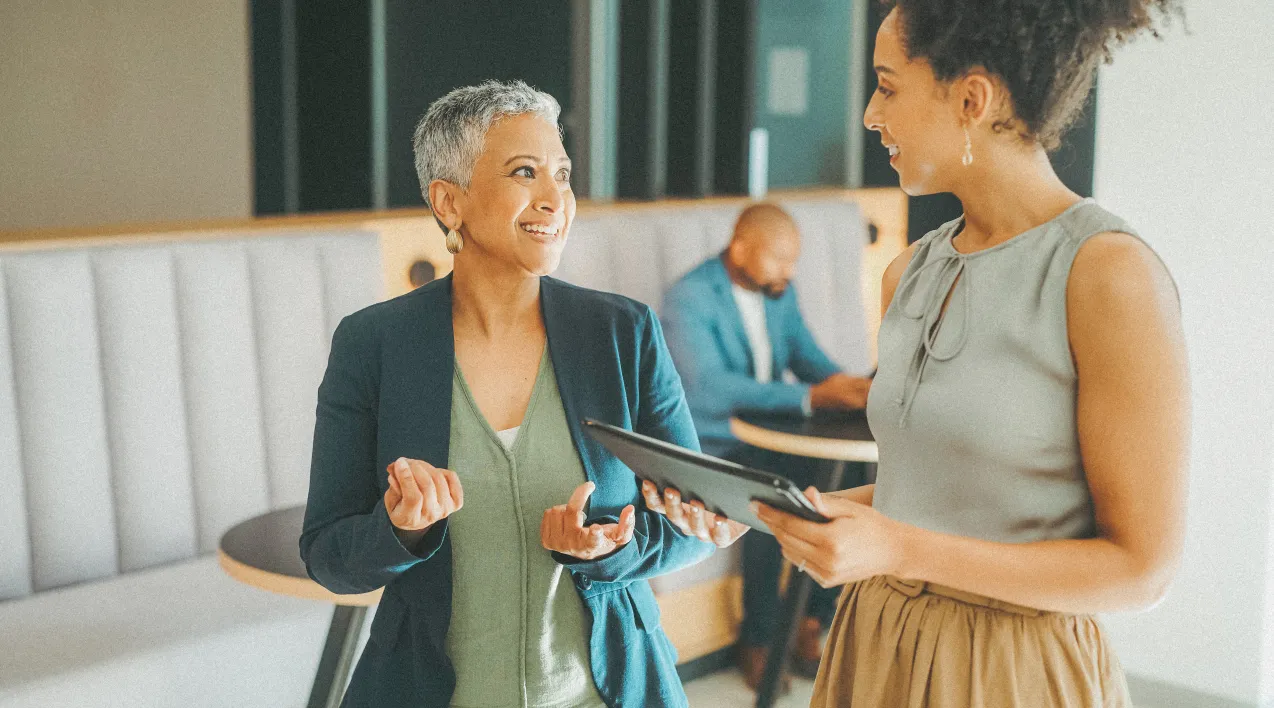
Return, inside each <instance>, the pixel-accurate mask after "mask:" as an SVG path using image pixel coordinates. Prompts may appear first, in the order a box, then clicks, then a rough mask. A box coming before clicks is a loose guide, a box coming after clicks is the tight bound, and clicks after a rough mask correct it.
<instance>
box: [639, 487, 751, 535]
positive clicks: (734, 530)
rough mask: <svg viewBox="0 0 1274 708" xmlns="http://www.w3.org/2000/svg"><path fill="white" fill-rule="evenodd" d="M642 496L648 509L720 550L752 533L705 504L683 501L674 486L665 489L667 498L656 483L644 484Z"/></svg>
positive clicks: (697, 501)
mask: <svg viewBox="0 0 1274 708" xmlns="http://www.w3.org/2000/svg"><path fill="white" fill-rule="evenodd" d="M641 496H642V498H644V499H645V500H646V508H647V509H650V510H651V511H653V512H655V513H656V514H663V515H664V516H667V517H668V520H669V521H671V522H672V523H673V525H675V526H676V527H677V528H678V529H681V532H682V533H684V534H686V535H687V536H696V537H698V538H699V540H701V541H707V542H709V543H715V544H716V545H717V548H725V547H726V546H729V545H730V544H732V543H734V542H735V541H737V540H739V537H740V536H742V535H743V534H745V533H747V532H748V526H747V525H746V524H741V523H739V522H737V521H731V520H729V519H727V518H726V517H724V516H720V515H717V514H714V513H712V512H711V511H708V510H707V509H706V508H705V507H704V506H703V502H700V501H699V500H697V499H696V500H694V501H690V502H683V501H682V500H681V492H680V491H678V490H677V489H675V488H673V487H665V488H664V491H663V495H662V496H660V494H659V487H657V486H655V483H654V482H651V481H649V480H645V479H643V480H642V481H641Z"/></svg>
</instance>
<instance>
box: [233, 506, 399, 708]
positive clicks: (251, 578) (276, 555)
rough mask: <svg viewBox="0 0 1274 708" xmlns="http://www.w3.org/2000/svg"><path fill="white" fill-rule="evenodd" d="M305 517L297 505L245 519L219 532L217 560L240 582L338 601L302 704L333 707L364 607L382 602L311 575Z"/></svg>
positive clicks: (338, 699)
mask: <svg viewBox="0 0 1274 708" xmlns="http://www.w3.org/2000/svg"><path fill="white" fill-rule="evenodd" d="M304 518H305V507H304V506H295V507H291V508H289V509H279V510H278V511H272V512H269V513H267V514H262V515H260V516H256V517H253V518H251V519H248V520H247V521H244V522H243V523H241V524H239V525H237V526H235V527H234V528H232V529H230V530H229V531H227V532H226V534H225V535H224V536H222V537H221V545H220V547H219V548H218V549H217V560H218V561H220V563H221V568H222V569H223V570H225V571H226V573H227V574H229V576H230V577H232V578H234V579H235V580H238V581H239V582H241V583H246V584H248V585H251V586H253V587H257V588H260V589H262V590H269V591H270V592H277V593H279V594H281V595H290V596H292V597H299V598H303V599H306V600H317V601H319V602H328V603H331V604H333V605H335V606H336V607H335V609H334V610H333V611H332V622H331V624H330V625H329V626H328V630H327V641H326V642H325V643H324V644H323V654H322V656H321V657H320V658H319V665H318V671H316V672H315V675H314V684H313V686H312V687H311V689H310V700H309V702H308V703H307V704H306V706H307V708H336V707H337V706H339V705H340V703H341V698H342V696H343V695H344V693H345V684H346V682H347V681H348V680H349V673H350V669H351V668H352V667H353V663H354V653H355V651H356V650H357V649H358V636H359V633H360V632H362V629H363V622H364V621H365V620H366V618H367V608H368V607H370V606H373V605H375V604H376V603H378V602H380V593H381V591H380V590H374V591H372V592H369V593H364V594H362V595H337V594H336V593H333V592H331V591H329V590H327V589H326V588H324V587H323V586H321V585H319V584H318V583H316V582H314V581H313V580H311V579H310V576H309V574H307V573H306V572H305V564H304V563H302V562H301V556H300V551H299V550H298V548H297V539H299V538H300V537H301V523H302V521H303V520H304Z"/></svg>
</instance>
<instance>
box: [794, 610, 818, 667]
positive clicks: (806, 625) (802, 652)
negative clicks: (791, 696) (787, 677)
mask: <svg viewBox="0 0 1274 708" xmlns="http://www.w3.org/2000/svg"><path fill="white" fill-rule="evenodd" d="M822 659H823V625H822V623H820V622H819V621H818V620H816V619H814V618H813V617H806V618H805V619H803V620H801V628H800V630H799V631H798V633H797V635H796V646H795V647H794V648H793V650H792V672H793V673H795V674H796V675H797V676H801V677H804V678H809V679H812V678H814V677H815V676H817V675H818V664H819V662H820V661H821V660H822Z"/></svg>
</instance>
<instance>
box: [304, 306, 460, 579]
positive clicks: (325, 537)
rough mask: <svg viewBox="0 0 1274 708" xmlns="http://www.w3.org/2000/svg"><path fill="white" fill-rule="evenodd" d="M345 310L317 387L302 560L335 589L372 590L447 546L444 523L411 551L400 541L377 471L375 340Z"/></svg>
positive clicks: (319, 577) (318, 577) (307, 568)
mask: <svg viewBox="0 0 1274 708" xmlns="http://www.w3.org/2000/svg"><path fill="white" fill-rule="evenodd" d="M354 317H355V316H353V315H352V316H350V317H346V318H345V319H343V320H341V323H340V324H339V325H338V326H337V328H336V332H335V334H334V335H333V336H332V350H331V354H330V356H329V358H328V363H327V371H326V372H325V373H324V375H323V382H322V383H321V384H320V385H319V390H318V409H317V411H316V414H317V415H316V421H315V426H314V448H313V456H312V458H311V462H310V492H309V501H308V503H307V505H306V507H305V523H304V526H303V528H302V532H301V539H300V546H301V560H303V561H304V562H305V569H306V571H307V572H308V573H309V575H310V577H311V578H313V579H314V581H315V582H317V583H318V584H320V585H322V586H323V587H325V588H327V589H328V590H331V591H332V592H334V593H338V594H351V593H363V592H370V591H372V590H375V589H377V588H380V587H383V586H384V585H386V584H387V583H388V582H389V581H391V580H393V579H394V578H395V577H397V576H398V575H399V574H401V573H403V572H404V571H406V570H407V569H408V568H411V567H412V566H414V565H415V564H417V563H420V562H422V561H424V560H426V559H428V558H429V557H430V556H431V555H433V553H434V552H435V551H437V550H438V548H439V547H440V546H441V545H442V539H443V537H444V536H445V535H446V522H445V520H444V521H443V522H439V523H438V524H437V525H435V527H434V528H432V529H430V531H429V533H427V534H426V535H425V537H424V538H422V539H421V540H420V542H419V544H417V545H416V547H415V548H414V549H413V550H414V552H413V550H408V549H407V548H406V547H404V546H403V544H402V543H401V542H400V541H399V540H398V536H397V535H396V534H395V533H394V528H393V524H392V523H390V520H389V514H388V512H387V511H386V510H385V502H384V498H383V492H382V491H381V488H380V485H379V484H378V483H377V479H378V477H377V475H378V474H379V475H384V474H387V473H386V472H385V471H384V470H377V469H376V468H377V466H378V465H377V462H376V410H377V401H378V398H379V396H378V387H379V382H378V381H377V377H376V376H375V375H374V373H373V371H372V369H371V363H372V362H374V361H375V360H376V358H375V357H374V356H372V355H371V351H372V350H373V345H374V339H373V337H372V335H371V333H370V332H368V331H366V330H363V329H361V328H360V327H359V325H360V324H362V323H361V322H356V321H355V320H354V319H353V318H354Z"/></svg>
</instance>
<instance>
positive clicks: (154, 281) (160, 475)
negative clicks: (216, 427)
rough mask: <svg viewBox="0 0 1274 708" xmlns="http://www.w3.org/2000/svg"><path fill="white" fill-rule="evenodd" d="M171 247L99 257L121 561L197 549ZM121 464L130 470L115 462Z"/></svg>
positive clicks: (160, 558)
mask: <svg viewBox="0 0 1274 708" xmlns="http://www.w3.org/2000/svg"><path fill="white" fill-rule="evenodd" d="M172 266H173V263H172V255H171V253H169V252H168V251H167V250H164V249H148V250H141V249H136V250H124V249H119V250H115V251H106V252H103V253H99V254H97V257H96V259H95V273H94V275H95V282H96V283H97V299H98V309H99V311H100V312H101V313H102V314H103V317H101V318H100V319H99V327H100V330H101V334H100V339H101V346H102V370H103V374H104V376H103V380H104V383H105V387H106V411H107V420H108V421H109V425H108V426H107V428H108V432H109V434H110V444H111V467H112V470H115V471H116V473H114V474H112V480H113V482H114V489H115V499H116V504H117V505H118V508H119V509H122V510H127V513H124V514H119V515H118V517H117V523H118V524H119V553H120V569H121V571H123V572H128V571H131V570H138V569H141V568H147V567H150V566H152V565H158V564H160V563H168V562H171V561H175V560H179V559H182V558H189V557H191V556H192V555H194V554H195V552H196V548H197V544H196V538H195V500H194V491H193V480H192V478H191V467H190V450H189V447H188V446H187V444H186V439H187V430H186V409H185V394H184V391H183V385H182V353H181V334H180V330H179V328H178V318H177V303H176V281H175V278H174V275H173V267H172ZM123 470H126V471H127V472H126V473H120V472H119V471H123Z"/></svg>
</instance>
